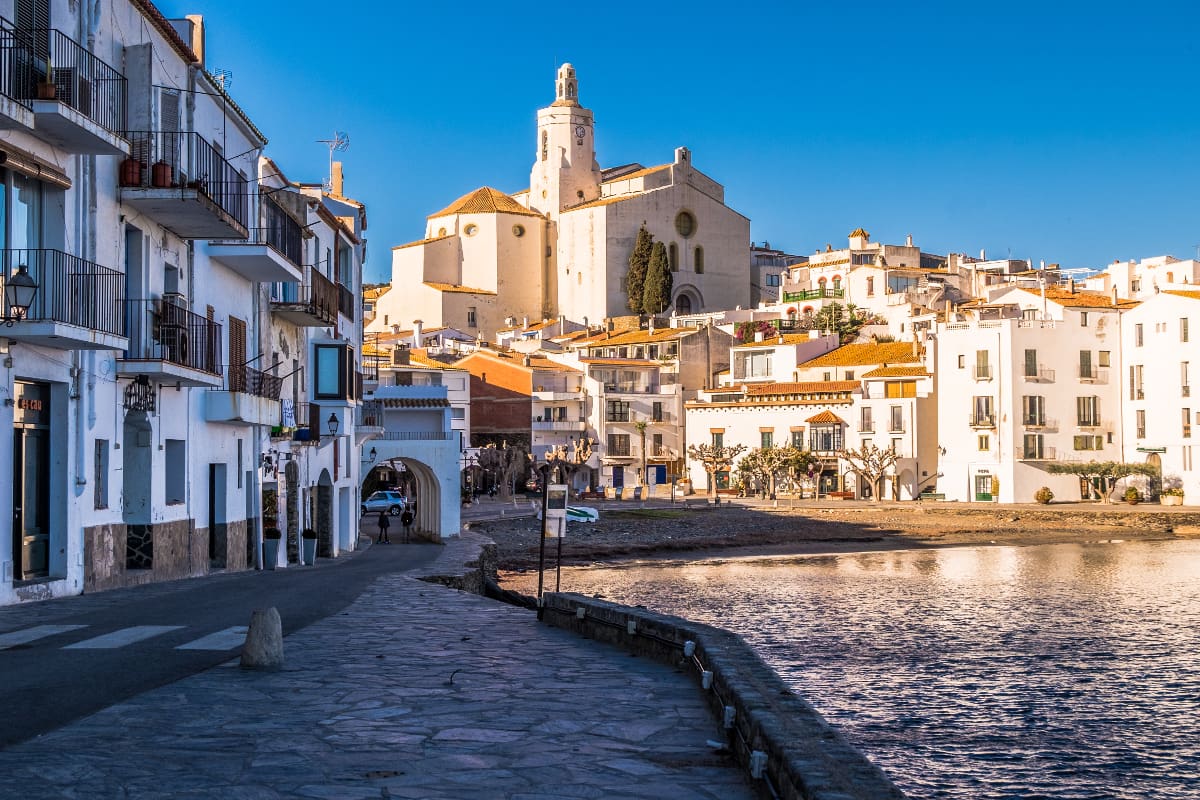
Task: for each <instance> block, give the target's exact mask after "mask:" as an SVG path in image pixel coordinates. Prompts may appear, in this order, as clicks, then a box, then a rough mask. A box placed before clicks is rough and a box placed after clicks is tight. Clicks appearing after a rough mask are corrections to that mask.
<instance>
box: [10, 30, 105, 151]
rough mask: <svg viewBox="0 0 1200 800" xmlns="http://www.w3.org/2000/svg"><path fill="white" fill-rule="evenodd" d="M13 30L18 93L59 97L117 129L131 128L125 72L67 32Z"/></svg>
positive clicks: (26, 96)
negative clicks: (103, 59) (128, 123)
mask: <svg viewBox="0 0 1200 800" xmlns="http://www.w3.org/2000/svg"><path fill="white" fill-rule="evenodd" d="M12 30H13V33H12V34H11V35H6V36H5V41H7V42H11V44H12V50H11V51H10V52H12V54H13V55H12V58H13V59H14V61H13V63H12V65H11V66H12V69H13V77H14V88H15V90H16V94H15V95H13V96H14V97H18V98H20V99H23V100H57V101H58V102H60V103H63V104H65V105H68V106H70V107H71V108H73V109H75V110H76V111H78V112H79V113H80V114H82V115H84V116H85V117H87V118H88V119H90V120H92V122H95V123H96V124H97V125H99V126H100V127H102V128H104V129H105V130H107V131H109V132H111V133H120V132H121V131H123V130H124V129H125V113H126V102H125V93H126V83H127V82H126V80H125V76H124V75H122V74H121V73H119V72H117V71H116V70H115V69H113V68H112V67H110V66H109V65H108V64H106V63H104V62H103V61H101V60H100V59H98V58H96V57H95V56H94V55H92V54H91V53H89V52H88V51H87V48H85V47H83V46H82V45H80V44H79V43H78V42H76V41H75V40H74V39H72V38H71V37H70V36H67V35H66V34H65V33H63V32H62V31H59V30H55V29H53V28H31V29H28V30H23V29H17V28H13V29H12ZM27 58H28V59H29V61H28V62H25V59H27Z"/></svg>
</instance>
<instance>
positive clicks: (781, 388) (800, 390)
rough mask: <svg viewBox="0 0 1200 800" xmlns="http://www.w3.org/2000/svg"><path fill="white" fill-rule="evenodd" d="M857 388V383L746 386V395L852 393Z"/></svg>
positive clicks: (805, 382) (797, 383) (815, 382)
mask: <svg viewBox="0 0 1200 800" xmlns="http://www.w3.org/2000/svg"><path fill="white" fill-rule="evenodd" d="M857 388H858V381H797V382H793V383H760V384H747V386H746V394H747V395H748V396H754V395H783V394H830V393H837V392H852V391H854V390H855V389H857Z"/></svg>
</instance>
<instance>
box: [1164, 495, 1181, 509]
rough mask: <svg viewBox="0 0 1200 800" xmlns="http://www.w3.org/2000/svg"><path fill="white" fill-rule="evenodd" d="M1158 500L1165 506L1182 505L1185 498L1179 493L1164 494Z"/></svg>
mask: <svg viewBox="0 0 1200 800" xmlns="http://www.w3.org/2000/svg"><path fill="white" fill-rule="evenodd" d="M1158 502H1160V503H1162V504H1163V505H1164V506H1181V505H1183V498H1182V497H1180V496H1179V495H1174V494H1164V495H1161V496H1160V497H1159V498H1158Z"/></svg>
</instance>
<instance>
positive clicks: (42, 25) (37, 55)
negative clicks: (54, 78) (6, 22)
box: [14, 0, 51, 76]
mask: <svg viewBox="0 0 1200 800" xmlns="http://www.w3.org/2000/svg"><path fill="white" fill-rule="evenodd" d="M14 16H15V17H16V22H17V27H18V28H20V29H21V30H23V31H38V33H37V34H36V35H35V36H34V37H33V57H34V60H35V61H34V70H35V73H36V74H37V75H39V76H41V75H45V72H46V59H47V58H49V57H50V27H51V26H50V0H17V2H16V8H15V9H14Z"/></svg>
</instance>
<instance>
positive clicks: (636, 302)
mask: <svg viewBox="0 0 1200 800" xmlns="http://www.w3.org/2000/svg"><path fill="white" fill-rule="evenodd" d="M653 250H654V237H653V236H651V235H650V232H649V231H647V230H646V225H645V224H644V223H643V224H642V227H641V228H639V229H638V233H637V241H636V242H634V245H633V253H631V254H630V256H629V271H628V272H626V273H625V294H626V295H627V299H626V302H625V304H626V305H627V306H628V307H629V310H630V311H632V312H633V313H635V314H640V313H642V294H643V293H644V292H645V290H646V272H647V270H649V268H650V255H651V252H652V251H653Z"/></svg>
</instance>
